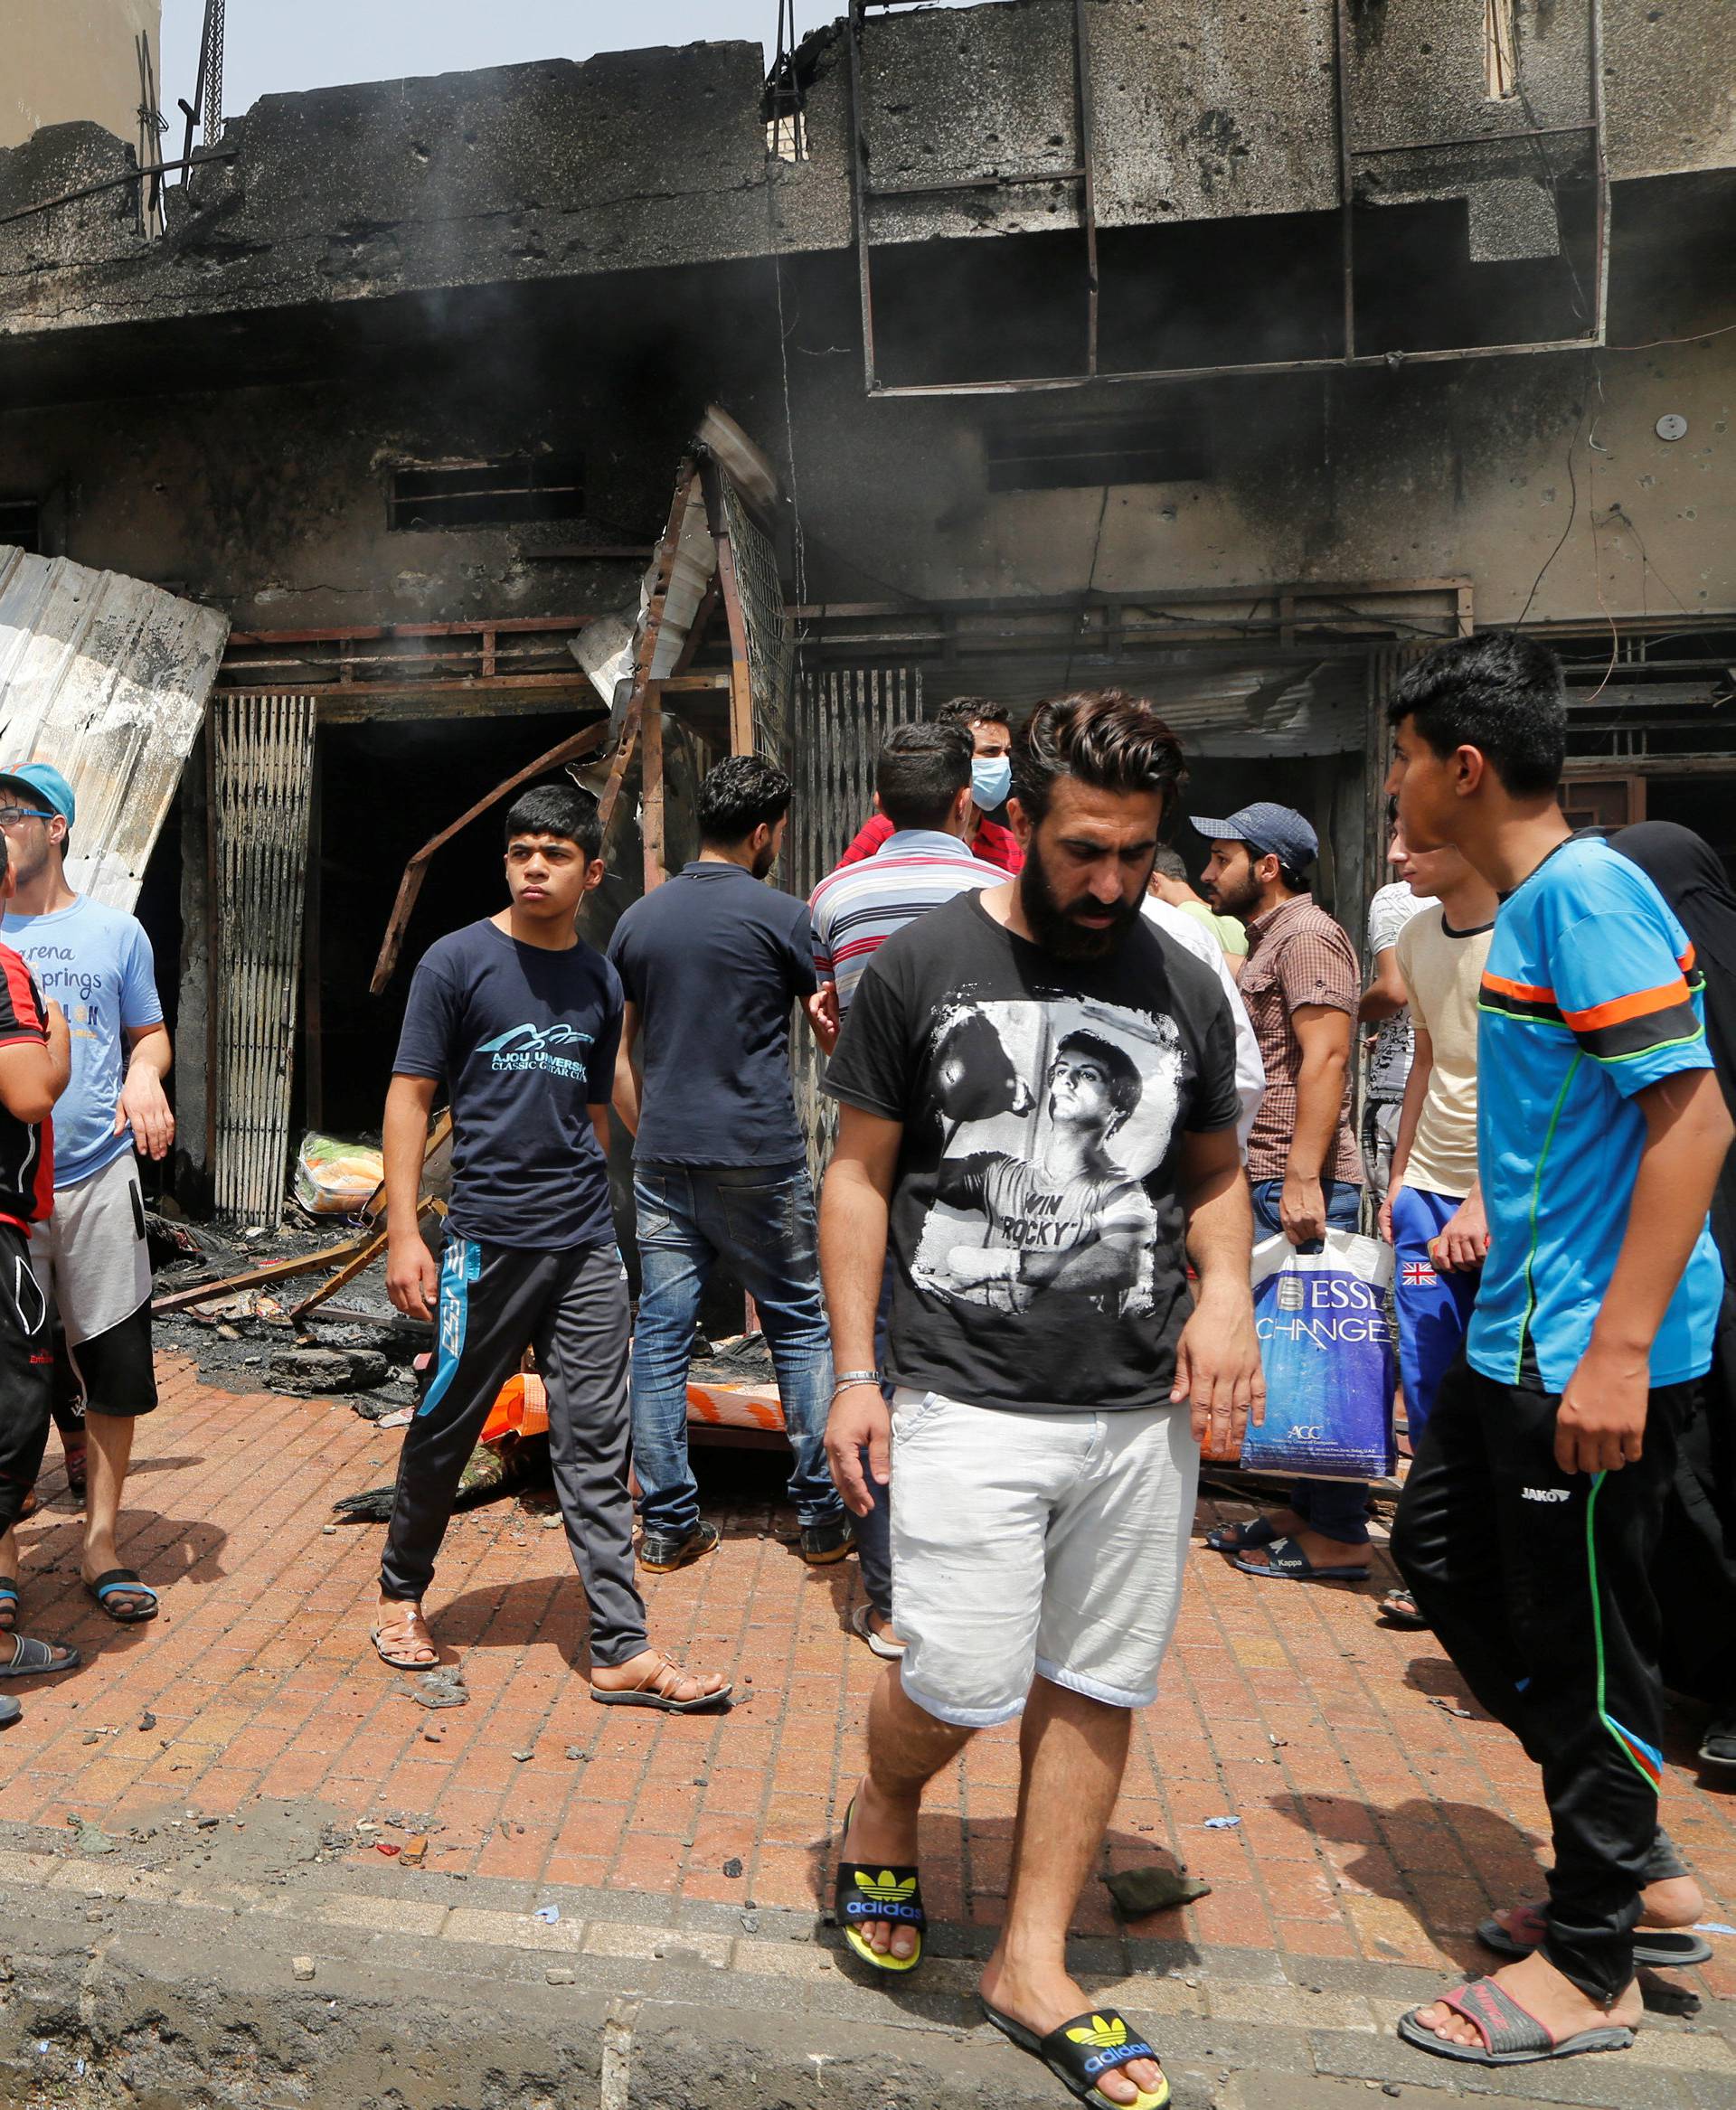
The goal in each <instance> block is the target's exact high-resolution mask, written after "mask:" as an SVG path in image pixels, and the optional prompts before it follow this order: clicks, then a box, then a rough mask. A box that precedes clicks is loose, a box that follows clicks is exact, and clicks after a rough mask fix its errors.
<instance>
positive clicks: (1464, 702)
mask: <svg viewBox="0 0 1736 2110" xmlns="http://www.w3.org/2000/svg"><path fill="white" fill-rule="evenodd" d="M1386 714H1387V716H1388V718H1390V719H1391V720H1392V723H1393V724H1394V725H1397V724H1398V723H1399V722H1400V721H1401V720H1402V719H1406V718H1408V719H1410V720H1411V722H1412V723H1413V724H1414V725H1415V727H1416V729H1417V734H1418V737H1419V738H1420V739H1422V740H1425V741H1426V742H1427V743H1428V745H1429V747H1430V748H1432V749H1434V751H1435V753H1436V754H1438V755H1440V756H1443V757H1445V756H1448V755H1450V754H1452V753H1453V752H1454V750H1455V749H1458V748H1476V749H1477V750H1478V751H1479V753H1481V754H1482V755H1483V756H1484V757H1485V758H1486V760H1487V762H1488V765H1489V767H1490V768H1492V769H1493V770H1494V771H1495V775H1496V777H1499V778H1500V780H1501V782H1502V784H1503V785H1504V786H1505V787H1506V789H1507V790H1508V791H1510V792H1511V793H1512V794H1513V795H1514V796H1515V797H1517V798H1535V797H1541V796H1543V795H1544V794H1545V793H1548V792H1552V791H1553V790H1554V788H1555V787H1556V786H1557V785H1558V784H1559V783H1560V782H1561V765H1562V763H1563V762H1564V760H1565V759H1566V756H1567V692H1566V684H1565V683H1563V681H1562V678H1561V661H1560V660H1559V659H1557V658H1556V656H1555V655H1554V654H1553V653H1552V651H1551V650H1550V649H1549V647H1548V645H1540V644H1539V643H1538V642H1537V640H1536V639H1535V638H1534V637H1522V636H1519V634H1518V633H1517V632H1516V631H1513V630H1485V631H1483V632H1482V633H1481V634H1480V635H1478V636H1475V637H1455V638H1453V639H1452V640H1451V641H1450V643H1448V644H1446V645H1436V647H1435V649H1434V650H1433V651H1432V652H1431V653H1429V655H1427V656H1426V657H1425V658H1422V659H1420V660H1419V661H1418V662H1417V664H1415V666H1413V667H1411V669H1410V671H1409V672H1408V673H1407V674H1405V676H1404V678H1403V680H1402V681H1401V682H1400V683H1399V685H1398V687H1397V688H1396V689H1395V690H1394V691H1393V692H1392V702H1390V703H1389V704H1388V705H1387V707H1386Z"/></svg>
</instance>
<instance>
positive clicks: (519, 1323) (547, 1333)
mask: <svg viewBox="0 0 1736 2110" xmlns="http://www.w3.org/2000/svg"><path fill="white" fill-rule="evenodd" d="M629 1323H630V1315H629V1312H628V1306H627V1273H626V1270H625V1269H624V1268H623V1267H622V1266H621V1260H620V1255H619V1254H618V1253H617V1251H616V1250H615V1248H614V1247H613V1246H612V1245H609V1246H602V1245H598V1246H577V1247H573V1248H571V1249H570V1250H568V1251H566V1252H561V1253H543V1252H535V1251H522V1250H520V1249H519V1248H516V1247H513V1246H492V1245H482V1244H480V1243H478V1242H477V1241H476V1239H463V1238H458V1236H456V1235H455V1234H453V1233H451V1232H448V1235H447V1241H446V1249H445V1251H444V1252H443V1253H442V1255H441V1257H440V1295H439V1311H438V1313H437V1314H436V1320H435V1333H436V1337H437V1340H438V1342H439V1361H438V1363H437V1365H436V1368H435V1372H434V1379H433V1381H432V1383H431V1384H430V1385H429V1388H428V1390H427V1392H426V1394H425V1395H424V1397H423V1399H422V1402H421V1404H420V1407H419V1408H417V1410H416V1414H415V1418H414V1419H413V1420H412V1421H411V1422H410V1426H409V1427H408V1428H407V1429H406V1430H405V1431H404V1447H403V1451H402V1454H401V1456H400V1459H399V1462H398V1490H397V1493H396V1495H395V1497H394V1498H393V1501H392V1521H391V1523H390V1525H389V1526H388V1527H387V1531H386V1550H385V1553H384V1555H383V1556H382V1559H381V1563H380V1587H381V1589H382V1593H383V1594H384V1595H385V1596H386V1597H397V1598H420V1597H423V1596H425V1595H426V1593H427V1591H428V1588H429V1584H430V1583H432V1581H433V1579H434V1557H435V1555H436V1554H437V1553H438V1552H439V1550H440V1541H441V1540H442V1539H444V1538H445V1536H446V1527H447V1524H448V1521H450V1519H451V1514H452V1499H453V1496H454V1495H455V1494H456V1493H458V1478H459V1475H460V1474H462V1473H463V1471H464V1467H465V1463H466V1461H467V1459H468V1457H469V1455H470V1454H471V1452H472V1451H473V1450H475V1448H476V1439H477V1437H478V1436H480V1435H481V1433H482V1425H483V1423H484V1421H485V1420H486V1418H487V1416H488V1409H489V1408H490V1407H491V1406H492V1405H493V1403H494V1400H495V1395H496V1393H498V1391H499V1390H500V1388H501V1386H502V1385H504V1384H505V1381H506V1380H507V1379H508V1378H509V1377H511V1376H512V1374H513V1372H514V1371H515V1370H517V1368H518V1364H519V1358H520V1357H521V1356H522V1355H523V1354H524V1351H525V1349H526V1348H527V1347H533V1348H534V1349H535V1351H536V1360H537V1366H538V1368H539V1370H540V1371H541V1372H542V1381H543V1383H544V1384H545V1385H546V1386H547V1387H548V1395H549V1455H550V1459H551V1462H552V1465H553V1467H554V1492H555V1496H556V1499H557V1500H558V1501H559V1502H560V1504H561V1518H562V1520H563V1521H564V1522H565V1524H566V1527H567V1544H568V1546H569V1547H570V1548H571V1550H572V1562H573V1566H574V1567H575V1568H577V1569H578V1570H579V1578H580V1581H581V1582H582V1583H583V1584H584V1587H585V1600H586V1603H587V1605H588V1606H589V1607H590V1659H591V1662H592V1663H593V1664H595V1665H597V1666H599V1667H600V1668H603V1669H607V1668H608V1667H609V1665H610V1664H613V1663H626V1662H627V1659H628V1657H630V1656H635V1655H637V1654H638V1653H639V1652H640V1651H641V1650H642V1649H643V1648H644V1647H645V1646H646V1636H645V1605H644V1602H643V1600H642V1599H641V1597H640V1596H639V1593H638V1589H637V1587H636V1585H635V1583H634V1580H633V1504H632V1501H631V1498H630V1496H629V1494H628V1493H627V1434H628V1429H629V1427H630V1420H629V1415H628V1410H627V1340H628V1332H629Z"/></svg>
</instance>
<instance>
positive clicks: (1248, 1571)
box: [1236, 1539, 1368, 1582]
mask: <svg viewBox="0 0 1736 2110" xmlns="http://www.w3.org/2000/svg"><path fill="white" fill-rule="evenodd" d="M1236 1566H1237V1568H1240V1569H1241V1573H1242V1574H1243V1575H1258V1576H1263V1577H1265V1578H1266V1579H1267V1580H1268V1581H1269V1582H1273V1581H1275V1582H1366V1581H1367V1580H1368V1569H1367V1568H1366V1567H1363V1568H1316V1566H1315V1565H1314V1563H1313V1561H1311V1560H1310V1559H1308V1557H1307V1554H1306V1553H1305V1552H1303V1550H1302V1549H1301V1548H1300V1547H1299V1546H1298V1545H1297V1542H1296V1540H1294V1539H1274V1540H1272V1541H1271V1542H1270V1544H1269V1546H1268V1547H1267V1549H1266V1558H1265V1559H1264V1560H1263V1561H1260V1560H1242V1559H1238V1560H1237V1562H1236Z"/></svg>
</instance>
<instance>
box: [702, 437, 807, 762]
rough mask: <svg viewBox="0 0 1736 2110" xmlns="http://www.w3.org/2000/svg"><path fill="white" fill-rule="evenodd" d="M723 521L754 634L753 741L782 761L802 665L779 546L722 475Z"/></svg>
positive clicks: (746, 616)
mask: <svg viewBox="0 0 1736 2110" xmlns="http://www.w3.org/2000/svg"><path fill="white" fill-rule="evenodd" d="M718 482H719V485H720V486H721V490H722V504H723V524H724V527H725V530H726V531H727V532H728V534H729V538H730V548H731V552H732V553H733V555H734V558H735V579H736V587H737V590H738V591H739V592H740V594H741V617H742V626H743V628H744V629H745V630H746V631H747V635H748V680H749V683H750V687H751V689H752V692H753V744H754V748H755V750H756V751H757V752H758V753H760V754H761V755H763V756H765V757H766V758H767V759H768V760H769V761H773V762H779V763H781V762H782V760H783V758H784V756H785V754H786V752H787V741H788V732H789V730H790V727H789V702H790V691H791V687H792V685H793V677H794V674H795V665H796V641H795V636H794V633H793V631H792V629H791V627H790V621H789V614H788V608H786V606H785V601H784V582H783V580H782V579H780V578H779V577H778V552H777V551H776V550H774V549H773V548H772V546H771V538H770V537H769V535H768V534H767V533H766V532H765V530H764V529H763V528H762V527H761V526H760V523H759V522H758V521H757V520H756V519H755V518H754V516H753V514H752V513H751V512H750V509H749V507H748V505H747V504H746V503H745V501H744V500H743V498H742V496H741V493H740V492H739V491H738V490H737V489H736V487H735V485H734V484H733V483H732V482H731V479H730V478H729V477H728V476H721V477H720V478H719V479H718Z"/></svg>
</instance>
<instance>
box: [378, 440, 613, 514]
mask: <svg viewBox="0 0 1736 2110" xmlns="http://www.w3.org/2000/svg"><path fill="white" fill-rule="evenodd" d="M584 510H585V477H584V465H583V463H582V462H580V461H579V460H578V459H577V458H569V459H556V458H552V457H547V456H531V455H510V456H506V457H504V458H502V459H500V460H496V461H481V462H452V463H444V464H442V465H441V466H439V467H426V468H423V467H417V468H401V469H394V470H393V472H392V491H391V495H390V497H389V499H388V500H387V523H388V525H389V526H391V527H392V528H465V527H510V526H513V525H514V524H515V523H519V522H522V521H533V520H572V519H574V518H576V517H577V516H578V515H580V514H581V513H583V512H584Z"/></svg>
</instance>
